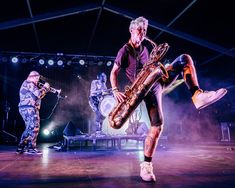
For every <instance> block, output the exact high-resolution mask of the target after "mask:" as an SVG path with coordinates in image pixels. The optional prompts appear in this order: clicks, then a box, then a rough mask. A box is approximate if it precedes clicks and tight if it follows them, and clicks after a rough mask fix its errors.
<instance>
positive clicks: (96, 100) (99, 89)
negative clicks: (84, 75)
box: [89, 72, 108, 136]
mask: <svg viewBox="0 0 235 188" xmlns="http://www.w3.org/2000/svg"><path fill="white" fill-rule="evenodd" d="M106 82H107V76H106V74H105V73H104V72H102V73H100V74H98V75H97V79H96V80H93V81H92V82H91V87H90V96H89V104H90V106H91V109H92V110H93V111H94V112H95V115H96V118H95V127H96V131H95V136H105V134H104V133H103V132H102V125H103V121H104V119H105V117H104V116H103V115H102V114H101V112H100V110H99V104H100V102H101V100H102V98H103V94H104V93H105V94H107V92H108V89H107V86H106Z"/></svg>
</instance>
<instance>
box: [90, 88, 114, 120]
mask: <svg viewBox="0 0 235 188" xmlns="http://www.w3.org/2000/svg"><path fill="white" fill-rule="evenodd" d="M97 100H98V101H95V102H98V110H99V112H100V113H101V114H102V116H104V117H107V116H108V115H109V113H110V112H111V111H112V109H113V108H114V106H115V105H116V100H115V98H114V96H113V94H112V90H111V89H107V90H104V91H102V92H100V93H99V94H98V95H97ZM93 102H94V101H93ZM91 103H92V102H91V101H89V104H90V106H91V107H92V109H94V108H93V105H92V104H91ZM93 111H94V110H93Z"/></svg>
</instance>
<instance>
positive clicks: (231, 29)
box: [0, 0, 235, 140]
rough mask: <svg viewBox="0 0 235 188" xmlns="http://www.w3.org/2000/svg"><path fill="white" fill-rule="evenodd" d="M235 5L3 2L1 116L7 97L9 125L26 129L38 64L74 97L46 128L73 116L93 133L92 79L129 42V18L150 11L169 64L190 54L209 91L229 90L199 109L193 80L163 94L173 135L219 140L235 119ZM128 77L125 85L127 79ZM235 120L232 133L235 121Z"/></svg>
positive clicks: (159, 0) (153, 33) (48, 102)
mask: <svg viewBox="0 0 235 188" xmlns="http://www.w3.org/2000/svg"><path fill="white" fill-rule="evenodd" d="M233 7H234V6H233V5H232V1H230V0H225V1H212V0H207V1H203V0H197V1H195V0H194V1H191V0H180V1H179V0H156V1H153V0H152V1H149V0H146V1H129V0H127V1H126V0H125V1H124V0H119V1H114V0H106V1H98V0H97V1H88V0H86V1H80V0H79V1H75V0H74V1H72V0H50V1H46V0H20V1H16V0H15V1H13V0H9V1H1V2H0V88H1V92H0V104H1V108H0V110H1V120H4V119H6V112H5V111H6V110H5V109H6V108H5V104H6V101H7V103H8V104H9V106H10V111H9V122H8V124H7V126H5V129H9V131H10V132H11V133H14V134H15V135H17V136H19V135H20V134H21V133H22V131H23V129H24V125H23V121H22V119H21V117H20V116H19V113H18V108H17V105H18V102H19V96H18V91H19V88H20V85H21V84H22V82H23V81H24V79H26V77H27V75H28V74H29V72H30V71H31V70H37V71H39V72H40V74H42V75H43V76H44V77H46V78H47V79H48V82H49V83H50V84H51V86H53V87H55V88H58V89H59V88H61V89H62V94H63V95H67V96H68V98H67V99H65V100H60V101H59V104H58V106H57V107H56V109H55V111H54V113H53V114H52V116H51V117H50V118H49V119H48V120H42V123H41V126H42V128H43V127H46V126H48V124H50V123H52V122H53V123H54V125H53V127H57V128H58V127H60V129H63V128H61V127H64V126H65V125H66V124H67V122H69V121H72V122H73V123H74V124H75V125H76V126H77V127H79V128H80V129H81V130H82V131H84V132H90V131H91V129H92V128H91V127H92V122H93V118H94V114H93V113H92V111H91V109H90V108H89V104H88V96H89V87H90V82H91V81H92V80H93V79H95V78H96V75H97V74H98V73H100V72H105V73H106V74H107V75H108V76H109V74H110V70H111V67H112V66H110V67H108V66H106V62H107V60H110V59H111V60H112V62H113V59H114V57H115V56H116V54H117V51H118V50H119V48H120V47H121V46H122V45H123V44H124V43H125V42H127V41H128V39H129V36H130V35H129V30H128V29H129V23H130V21H131V20H132V19H133V18H136V17H138V16H144V17H145V18H147V19H148V20H149V28H148V34H147V35H148V37H149V38H151V39H153V40H154V41H155V42H156V43H163V42H167V43H168V44H169V45H170V49H169V51H168V53H167V55H166V56H165V59H164V60H163V62H167V60H169V61H171V60H173V59H174V58H175V57H177V56H178V55H180V54H182V53H188V54H190V55H191V56H192V58H193V60H194V62H195V65H196V68H197V71H198V76H199V82H200V85H201V87H202V88H203V89H206V90H215V89H217V88H220V87H225V88H227V89H228V94H227V95H226V96H225V97H224V98H223V99H222V100H220V101H218V102H217V103H215V104H213V105H212V106H210V107H208V108H206V109H204V110H202V111H200V112H198V111H196V110H195V109H194V107H193V105H192V103H191V101H190V98H191V96H190V94H189V92H188V91H187V88H186V86H185V85H180V86H179V87H178V88H177V89H176V90H174V91H173V92H171V93H170V94H168V95H167V96H166V97H165V99H164V111H165V115H166V117H165V119H166V126H165V132H166V134H168V135H170V138H172V140H174V139H179V138H180V139H183V140H185V139H188V140H201V139H209V138H213V139H217V140H218V139H220V136H221V135H220V129H219V125H220V122H234V121H235V116H234V115H235V98H234V84H235V76H234V58H235V50H234V47H235V35H234V33H235V26H234V16H233V11H234V10H233ZM146 44H147V43H146ZM13 56H17V57H18V58H19V63H16V64H13V63H12V62H11V58H12V57H13ZM81 57H85V65H84V66H81V65H80V64H79V63H78V61H79V60H80V59H81ZM89 57H90V58H89ZM39 58H45V60H48V59H49V58H53V59H54V60H56V59H58V58H63V60H64V63H65V64H64V66H62V67H59V66H57V65H54V66H48V65H47V64H45V65H41V66H39V64H38V59H39ZM100 61H102V62H103V64H102V65H101V64H99V62H100ZM78 76H79V77H78ZM121 80H122V84H121V85H122V87H124V86H125V84H126V81H125V80H123V79H121ZM108 87H110V83H109V80H108ZM56 99H57V98H56V95H55V94H49V95H47V96H46V97H45V99H43V102H42V109H41V111H40V114H41V118H42V119H45V118H47V117H48V116H49V115H50V113H51V111H52V109H53V107H54V105H55V104H56ZM14 122H15V123H14ZM230 125H231V127H230V128H231V132H232V133H233V129H234V126H233V125H234V124H233V123H231V124H230ZM41 130H42V129H41ZM192 133H196V134H195V136H192V135H193V134H192ZM40 139H41V140H43V138H40ZM44 139H46V138H44Z"/></svg>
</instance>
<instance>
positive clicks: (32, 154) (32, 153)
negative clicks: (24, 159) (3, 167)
mask: <svg viewBox="0 0 235 188" xmlns="http://www.w3.org/2000/svg"><path fill="white" fill-rule="evenodd" d="M24 154H26V155H42V153H28V152H27V151H26V152H24Z"/></svg>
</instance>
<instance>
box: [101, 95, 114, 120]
mask: <svg viewBox="0 0 235 188" xmlns="http://www.w3.org/2000/svg"><path fill="white" fill-rule="evenodd" d="M116 103H117V102H116V100H115V98H114V97H113V96H112V95H106V96H104V97H103V99H102V100H101V102H100V103H99V110H100V113H101V114H102V115H103V116H104V117H107V116H108V115H109V113H110V112H111V111H112V109H113V108H114V106H115V105H116Z"/></svg>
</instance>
